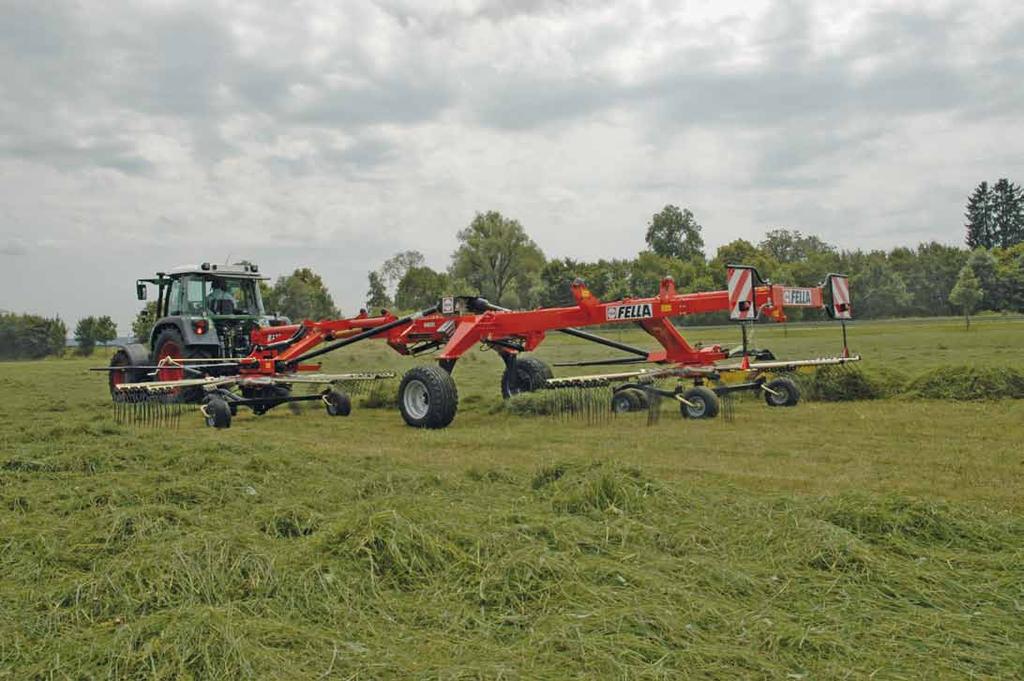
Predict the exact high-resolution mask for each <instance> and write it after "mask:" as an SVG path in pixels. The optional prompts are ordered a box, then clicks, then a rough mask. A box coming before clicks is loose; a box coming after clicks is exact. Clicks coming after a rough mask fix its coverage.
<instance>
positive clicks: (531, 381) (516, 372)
mask: <svg viewBox="0 0 1024 681" xmlns="http://www.w3.org/2000/svg"><path fill="white" fill-rule="evenodd" d="M512 367H513V368H512V369H511V370H510V368H509V367H508V366H506V367H505V372H504V373H503V374H502V375H501V396H502V397H503V398H505V399H506V400H507V399H508V398H510V397H512V396H513V395H518V394H519V393H529V392H533V391H534V390H537V389H539V388H543V387H544V384H545V383H546V382H547V380H548V379H549V378H551V377H552V376H553V375H554V374H552V373H551V367H550V366H548V363H547V362H545V361H544V360H541V359H537V358H536V357H523V356H521V355H520V356H518V357H516V359H515V362H514V363H513V365H512Z"/></svg>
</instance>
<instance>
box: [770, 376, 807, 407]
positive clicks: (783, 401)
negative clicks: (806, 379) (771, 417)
mask: <svg viewBox="0 0 1024 681" xmlns="http://www.w3.org/2000/svg"><path fill="white" fill-rule="evenodd" d="M764 387H765V388H766V390H765V391H764V401H765V402H766V403H767V404H768V406H769V407H795V406H796V405H797V402H799V401H800V388H798V387H797V385H796V381H794V380H793V379H792V378H776V379H773V380H771V381H768V382H767V383H766V384H765V386H764Z"/></svg>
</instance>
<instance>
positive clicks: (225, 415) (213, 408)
mask: <svg viewBox="0 0 1024 681" xmlns="http://www.w3.org/2000/svg"><path fill="white" fill-rule="evenodd" d="M203 417H204V418H205V419H206V425H207V426H209V427H211V428H230V427H231V407H230V406H229V405H228V403H227V402H226V401H225V400H222V399H221V398H219V397H211V398H210V399H209V400H208V401H207V402H206V404H204V405H203Z"/></svg>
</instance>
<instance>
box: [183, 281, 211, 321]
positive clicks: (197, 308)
mask: <svg viewBox="0 0 1024 681" xmlns="http://www.w3.org/2000/svg"><path fill="white" fill-rule="evenodd" d="M203 283H204V282H203V280H202V279H188V280H187V281H186V282H185V311H186V313H187V314H191V315H201V314H203V313H204V310H205V307H206V306H205V304H204V301H205V297H204V296H203Z"/></svg>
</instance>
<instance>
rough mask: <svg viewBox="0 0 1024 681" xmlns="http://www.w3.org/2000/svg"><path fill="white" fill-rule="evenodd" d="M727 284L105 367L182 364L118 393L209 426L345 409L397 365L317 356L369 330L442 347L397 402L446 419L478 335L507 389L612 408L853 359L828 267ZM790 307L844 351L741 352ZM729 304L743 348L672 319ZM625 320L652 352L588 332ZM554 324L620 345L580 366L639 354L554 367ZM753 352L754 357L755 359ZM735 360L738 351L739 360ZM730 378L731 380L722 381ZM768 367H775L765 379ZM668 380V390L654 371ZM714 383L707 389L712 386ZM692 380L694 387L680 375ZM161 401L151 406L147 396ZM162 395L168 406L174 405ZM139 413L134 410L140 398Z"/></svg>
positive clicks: (705, 397)
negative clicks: (585, 397) (249, 417)
mask: <svg viewBox="0 0 1024 681" xmlns="http://www.w3.org/2000/svg"><path fill="white" fill-rule="evenodd" d="M728 274H729V276H728V280H729V286H728V289H727V290H724V291H713V292H705V293H679V292H677V290H676V287H675V283H674V281H673V280H672V279H671V278H665V279H664V280H663V281H662V282H661V286H660V290H659V291H658V294H657V295H656V296H653V297H650V298H627V299H623V300H617V301H613V302H602V301H600V300H598V299H597V298H596V297H594V296H593V295H592V294H591V292H590V291H589V289H587V287H586V285H585V284H584V283H583V282H582V281H579V280H577V281H575V282H573V284H572V294H573V297H574V300H575V304H574V305H571V306H567V307H555V308H542V309H537V310H523V311H514V310H507V309H504V308H499V307H497V306H494V305H491V304H490V303H489V302H488V301H486V300H484V299H482V298H475V297H460V298H445V299H443V300H442V301H440V303H439V304H438V305H437V306H435V307H432V308H429V309H426V310H423V311H420V312H418V313H415V314H412V315H407V316H403V317H398V316H395V315H393V314H390V313H388V312H383V313H382V314H381V315H379V316H369V315H367V314H365V313H363V314H360V315H359V316H357V317H353V318H348V319H338V320H330V321H321V322H313V321H303V322H301V323H299V324H286V325H278V326H270V327H259V328H256V329H253V330H252V331H251V333H250V347H251V349H250V352H249V354H248V355H247V356H245V357H237V358H220V359H205V360H204V359H198V360H189V359H175V358H162V359H160V360H159V361H158V362H156V363H154V364H150V365H148V366H124V365H120V366H118V367H111V369H110V370H111V371H123V372H127V373H130V374H131V375H132V376H134V377H140V378H143V379H146V378H162V377H164V376H166V375H167V372H168V370H169V369H173V370H175V371H179V372H182V378H178V379H177V380H134V381H131V382H121V383H118V384H117V385H116V386H113V381H112V386H113V387H112V391H113V394H114V398H115V402H118V403H120V404H131V405H142V413H143V417H142V418H144V419H145V418H148V416H146V414H147V413H148V412H149V411H153V410H155V411H156V412H157V413H160V412H161V410H166V409H168V408H169V409H170V410H171V411H172V412H173V411H175V409H176V407H174V406H173V405H177V404H180V402H181V400H180V395H181V394H182V392H183V391H186V390H187V391H190V393H195V392H199V393H200V394H201V395H202V397H201V400H202V403H203V404H202V407H201V408H202V410H203V414H204V416H205V418H206V421H207V423H208V424H209V425H213V426H217V427H226V426H228V425H230V423H231V417H232V415H233V414H235V413H236V411H237V410H238V408H240V407H246V408H250V409H252V410H253V412H254V413H257V414H258V413H263V412H265V411H267V410H269V409H271V408H273V407H275V406H277V405H280V404H285V403H290V402H296V401H300V400H322V401H323V402H324V403H325V405H326V408H327V411H328V413H331V414H338V415H345V414H348V412H349V410H350V408H351V402H350V400H349V397H348V395H347V394H346V392H345V391H344V390H343V389H340V388H339V386H349V387H351V386H355V385H360V384H363V383H364V382H372V381H375V380H377V379H380V378H387V377H391V376H393V374H389V373H386V372H382V373H355V374H323V373H320V365H319V364H315V363H312V360H315V359H316V358H317V357H320V356H322V355H324V354H326V353H329V352H333V351H336V350H340V349H341V348H344V347H346V346H348V345H352V344H354V343H358V342H361V341H364V340H370V339H378V340H385V341H386V342H387V343H388V345H390V346H391V347H392V348H393V349H395V350H396V351H397V352H399V353H401V354H403V355H411V356H415V355H420V354H423V353H427V352H436V353H437V354H436V359H437V365H436V366H417V367H414V368H412V369H410V370H409V371H408V372H406V374H405V375H404V376H403V378H402V381H401V384H400V386H399V394H398V403H399V408H400V410H401V413H402V416H403V418H404V420H405V422H406V423H407V424H409V425H411V426H415V427H420V428H444V427H446V426H447V425H449V424H450V423H451V421H452V420H453V419H454V417H455V413H456V411H457V408H458V391H457V388H456V385H455V381H454V379H453V378H452V376H451V374H452V370H453V369H454V367H455V364H456V362H457V361H458V359H459V358H460V357H462V356H463V355H464V354H465V353H466V352H467V351H469V350H470V349H472V348H474V347H476V346H484V347H486V348H490V349H493V350H495V351H497V352H498V353H499V355H500V356H501V357H502V359H503V360H504V363H505V371H504V374H503V376H502V385H501V388H502V394H503V395H504V396H505V397H509V396H511V395H515V394H517V393H520V392H528V391H535V390H541V389H550V390H553V391H555V390H558V389H560V388H574V389H579V388H585V387H593V386H608V385H613V386H616V387H615V388H614V390H613V394H612V395H611V402H610V406H609V404H608V403H607V402H606V403H605V407H606V410H607V411H611V410H612V409H615V410H618V411H625V410H633V409H634V408H637V407H638V406H640V405H643V404H645V403H650V402H652V401H653V400H654V399H657V398H661V397H669V398H671V399H674V400H676V401H677V402H679V403H680V405H681V410H682V413H683V415H684V416H689V417H710V416H714V415H715V414H717V413H718V409H719V397H720V396H723V395H728V394H729V393H732V392H735V391H738V390H752V391H758V392H761V393H763V394H764V395H765V400H766V402H767V403H768V404H769V405H772V406H791V405H793V404H795V403H796V401H797V400H798V399H799V391H798V389H797V387H796V384H795V383H794V382H793V381H792V380H791V379H789V378H786V377H785V374H786V373H787V372H793V371H795V370H797V369H800V368H803V367H815V366H821V365H829V364H842V363H845V362H850V361H856V360H857V359H859V358H858V357H851V356H850V354H849V352H848V351H847V349H846V333H845V321H846V320H847V319H849V318H850V305H849V287H848V284H847V280H846V277H845V276H842V275H829V276H828V278H827V279H826V281H825V283H824V284H822V285H820V286H816V287H800V288H796V287H786V286H779V285H774V284H770V283H768V282H765V281H763V280H761V278H760V276H759V275H758V273H757V271H756V270H754V268H752V267H746V266H732V267H730V268H729V272H728ZM787 307H801V308H812V309H824V310H826V311H827V312H828V314H829V315H830V316H831V317H832V318H835V319H839V320H840V321H842V322H843V325H844V326H843V354H842V356H839V357H831V358H819V359H810V360H794V361H786V362H779V361H775V360H774V358H772V357H771V356H770V354H768V353H765V352H764V351H749V350H748V348H747V326H748V325H749V324H751V323H753V322H755V321H756V320H758V319H768V320H774V321H785V320H786V315H785V309H786V308H787ZM725 311H728V312H729V314H730V318H731V319H733V320H735V321H737V322H740V323H741V326H742V327H743V348H742V351H741V352H739V353H738V354H737V353H734V352H730V351H729V350H727V349H724V348H722V347H721V346H720V345H711V346H707V347H698V346H696V345H691V344H690V343H689V342H687V341H686V339H685V338H684V337H683V336H682V334H680V333H679V330H678V329H677V328H676V327H675V325H674V324H673V323H672V321H671V320H672V319H673V318H679V317H684V316H687V315H694V314H700V313H709V312H725ZM616 324H632V325H636V326H638V327H639V328H641V329H643V330H644V331H645V332H646V333H648V334H649V335H650V336H652V337H653V338H654V339H655V340H657V341H658V343H659V345H660V348H659V349H657V350H653V351H648V350H645V349H642V348H638V347H634V346H632V345H628V344H625V343H621V342H618V341H615V340H612V339H608V338H604V337H602V336H599V335H596V334H593V333H590V332H587V331H583V330H581V327H593V326H601V325H616ZM550 332H559V333H563V334H567V335H570V336H573V337H576V338H579V339H582V340H586V341H589V342H593V343H597V344H599V345H603V346H606V347H609V348H612V349H616V350H619V351H622V352H624V353H626V356H623V357H621V358H615V359H609V360H597V361H592V362H575V363H572V364H573V365H574V366H587V365H619V364H630V365H634V364H639V365H642V364H647V365H654V366H653V367H651V368H638V369H636V370H634V371H625V372H619V373H615V374H603V375H597V376H583V377H580V376H576V377H567V378H559V379H555V378H553V377H552V373H551V369H550V367H549V366H548V365H547V364H546V363H544V362H542V361H541V360H539V359H538V358H536V357H523V356H522V354H523V353H526V352H532V351H534V350H535V349H537V347H538V346H539V345H540V344H541V343H542V342H543V341H544V339H545V338H546V336H547V334H548V333H550ZM751 356H753V357H754V358H755V360H756V361H754V362H751V361H750V360H751ZM737 358H738V359H739V361H738V362H737V361H735V360H736V359H737ZM723 376H727V377H729V378H730V380H721V379H722V377H723ZM773 376H774V377H775V378H771V377H773ZM663 379H672V380H675V381H676V385H675V387H674V388H672V389H671V390H669V389H665V388H661V387H659V383H658V381H662V380H663ZM301 383H309V384H318V385H322V386H324V389H323V390H322V392H320V393H319V394H311V395H302V396H297V395H292V394H291V392H290V388H291V386H292V385H294V384H301ZM708 383H713V384H715V388H714V389H711V388H709V387H707V385H706V384H708ZM687 384H690V387H689V388H685V389H684V386H685V385H687ZM154 403H156V404H157V407H155V408H154V407H153V406H152V405H153V404H154ZM168 405H170V406H168ZM136 411H137V409H136Z"/></svg>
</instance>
